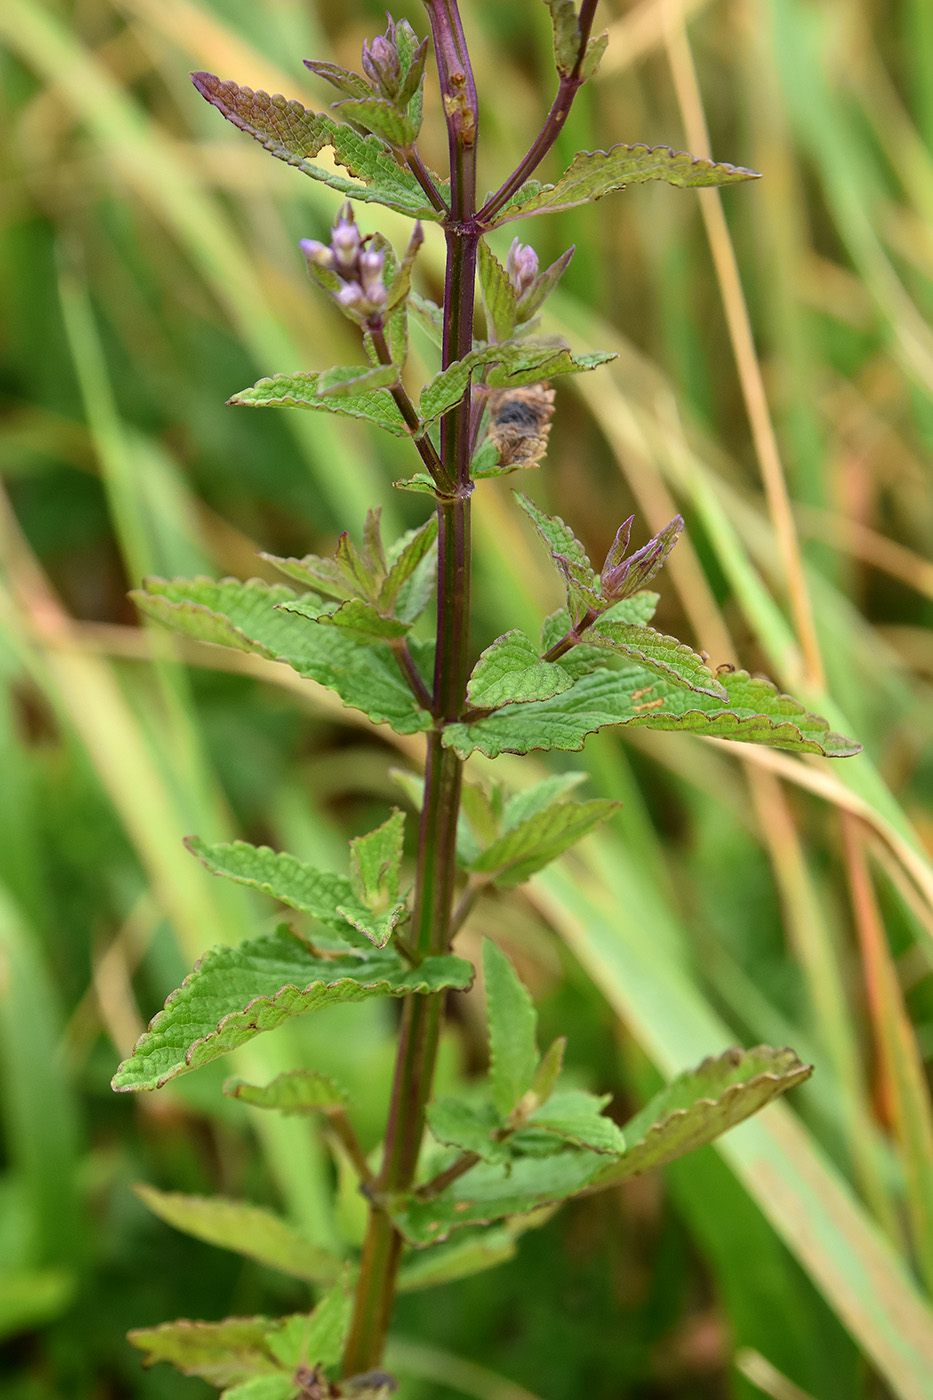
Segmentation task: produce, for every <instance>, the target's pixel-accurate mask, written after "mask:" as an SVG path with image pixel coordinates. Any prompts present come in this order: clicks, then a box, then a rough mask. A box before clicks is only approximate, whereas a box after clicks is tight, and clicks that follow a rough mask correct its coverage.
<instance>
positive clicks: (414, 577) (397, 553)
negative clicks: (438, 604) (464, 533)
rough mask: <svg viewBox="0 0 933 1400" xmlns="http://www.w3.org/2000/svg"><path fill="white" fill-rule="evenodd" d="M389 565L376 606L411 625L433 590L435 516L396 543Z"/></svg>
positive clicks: (435, 537) (435, 540)
mask: <svg viewBox="0 0 933 1400" xmlns="http://www.w3.org/2000/svg"><path fill="white" fill-rule="evenodd" d="M390 557H391V559H392V566H391V568H390V569H389V572H388V574H387V576H386V579H385V582H384V583H383V585H382V589H381V591H380V593H379V600H378V601H379V607H380V608H382V609H383V610H384V611H385V612H394V613H395V615H396V616H397V617H400V618H402V619H404V620H405V621H406V622H413V621H414V620H415V618H416V617H419V616H420V615H421V613H422V612H423V611H424V609H425V608H426V607H427V605H428V600H429V599H430V597H431V593H432V592H433V590H434V563H435V560H436V558H437V516H436V515H432V516H430V517H429V518H428V519H427V520H426V521H425V523H424V524H423V525H421V526H420V527H419V528H418V529H417V530H410V531H409V532H408V533H407V534H405V535H402V537H401V539H399V540H396V542H395V545H394V546H393V548H392V550H391V552H390Z"/></svg>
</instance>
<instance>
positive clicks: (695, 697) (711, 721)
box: [443, 666, 860, 758]
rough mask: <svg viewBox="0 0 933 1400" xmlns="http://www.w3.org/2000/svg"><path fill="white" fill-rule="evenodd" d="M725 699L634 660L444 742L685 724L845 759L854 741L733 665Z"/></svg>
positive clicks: (521, 747)
mask: <svg viewBox="0 0 933 1400" xmlns="http://www.w3.org/2000/svg"><path fill="white" fill-rule="evenodd" d="M722 681H723V684H724V685H725V688H726V693H727V695H728V697H729V698H728V704H727V705H723V703H722V701H720V700H715V699H713V698H712V697H710V696H707V695H703V694H702V693H699V692H696V691H692V690H685V689H684V688H683V687H682V686H675V685H673V684H671V683H669V682H668V681H666V680H665V679H663V678H662V677H661V676H659V675H657V674H655V673H654V672H652V671H646V670H644V669H643V668H641V667H639V666H623V667H621V668H620V669H618V670H599V671H595V672H592V673H590V674H588V675H583V676H581V677H580V679H579V680H578V681H577V682H576V684H575V685H574V686H573V687H572V688H571V689H570V690H568V691H565V692H564V694H563V695H556V696H554V697H553V699H551V700H542V701H538V702H536V703H532V704H529V705H507V706H505V707H504V708H503V709H501V710H497V711H496V712H495V713H494V714H491V715H488V716H485V717H484V718H482V719H478V720H475V721H474V722H473V723H472V724H450V725H448V726H447V727H446V728H445V730H444V736H443V742H444V743H445V744H447V745H449V746H450V747H451V748H453V749H454V750H455V751H456V752H457V753H458V754H459V755H460V757H461V758H466V757H467V756H468V755H469V754H471V753H473V752H474V751H477V750H478V751H479V752H480V753H484V754H486V756H487V758H497V757H498V756H499V754H501V753H530V752H531V751H532V750H533V749H567V750H577V749H582V747H583V744H584V740H585V739H586V736H587V735H588V734H595V733H596V731H597V730H598V729H604V728H606V727H607V726H610V725H632V726H643V727H644V728H647V729H665V730H684V731H687V732H689V733H693V734H702V735H710V736H713V737H716V738H720V739H736V740H740V741H744V742H746V743H752V744H766V745H769V746H770V747H772V748H779V749H795V750H796V751H797V752H798V753H817V754H823V755H824V756H825V757H827V758H845V757H848V756H850V755H851V754H854V753H858V751H859V748H860V745H858V744H855V743H853V741H852V740H851V739H846V738H845V737H843V736H842V735H839V734H834V733H832V731H831V730H830V728H829V725H828V724H827V723H826V721H825V719H823V718H822V717H821V716H820V715H814V714H809V713H808V712H807V710H806V709H805V708H804V707H803V705H801V704H800V703H799V701H797V700H794V699H792V698H791V696H789V695H782V694H780V692H779V691H778V690H777V688H776V687H775V686H773V685H772V684H771V682H770V681H766V680H762V679H759V678H757V677H752V676H750V675H749V674H748V672H747V671H734V672H733V673H732V674H731V675H726V676H723V677H722Z"/></svg>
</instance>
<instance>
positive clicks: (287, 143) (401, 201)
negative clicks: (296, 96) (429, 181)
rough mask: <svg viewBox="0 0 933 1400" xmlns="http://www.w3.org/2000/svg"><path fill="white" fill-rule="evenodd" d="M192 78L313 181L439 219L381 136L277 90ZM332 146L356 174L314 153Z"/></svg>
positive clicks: (338, 158)
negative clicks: (318, 158) (317, 158)
mask: <svg viewBox="0 0 933 1400" xmlns="http://www.w3.org/2000/svg"><path fill="white" fill-rule="evenodd" d="M191 77H192V82H193V83H194V85H195V87H196V88H197V89H198V91H199V92H200V93H201V96H202V97H204V98H205V99H206V100H207V101H208V102H210V103H211V104H212V106H214V107H216V108H217V110H218V111H219V112H220V113H221V114H222V115H223V116H225V117H226V118H227V120H228V121H229V122H232V123H233V125H234V126H236V127H239V129H240V130H241V131H245V132H246V133H247V134H248V135H249V136H252V137H253V138H254V140H256V141H258V142H259V143H260V145H262V146H264V147H265V149H266V150H267V151H270V152H271V153H272V155H274V156H276V157H277V158H278V159H279V160H284V161H286V162H287V163H288V164H289V165H294V166H296V167H297V168H298V169H299V170H301V171H303V172H304V174H305V175H310V176H311V178H312V179H313V180H319V181H321V182H322V183H323V184H325V185H329V186H330V187H331V189H335V190H339V191H340V193H341V194H342V195H344V197H345V198H348V199H360V200H363V201H366V202H371V203H375V204H382V205H384V206H385V207H386V208H387V209H396V210H398V212H399V213H401V214H409V215H411V216H412V217H414V218H421V219H430V220H432V221H433V220H436V219H437V217H438V214H437V210H436V209H434V207H433V206H432V205H431V204H430V203H429V202H428V200H427V199H426V197H425V194H424V191H423V190H422V188H421V186H420V185H419V184H418V181H417V180H416V179H415V177H414V176H413V175H412V174H411V173H410V172H409V171H408V170H407V169H405V168H404V167H402V166H401V165H399V163H398V162H397V161H396V160H395V159H394V157H393V156H392V154H391V152H390V151H388V150H387V149H386V147H385V145H384V144H383V142H382V141H381V140H380V139H379V137H377V136H361V135H360V134H359V132H358V131H355V130H354V128H353V127H352V126H349V125H347V124H346V123H344V122H336V121H334V119H333V118H332V117H329V116H327V115H326V114H325V113H321V112H309V111H308V110H307V108H305V107H303V106H302V105H301V103H300V102H296V101H294V100H288V99H287V98H285V97H282V96H281V95H280V94H278V93H276V94H275V95H274V96H271V97H270V95H269V94H268V93H266V92H254V91H253V90H252V89H251V88H247V87H239V86H238V84H236V83H233V82H228V81H223V80H221V79H220V78H216V77H214V75H213V74H211V73H193V74H192V75H191ZM325 146H326V147H329V148H330V149H331V150H332V152H333V158H334V161H335V162H336V164H337V165H338V166H343V167H344V169H345V170H346V171H347V172H348V174H349V175H350V176H351V178H350V179H347V178H345V177H344V176H343V175H340V174H338V173H337V171H335V170H333V169H330V168H329V167H328V166H324V165H315V164H314V159H313V158H314V157H315V156H316V155H318V153H319V152H320V151H321V150H323V149H324V147H325Z"/></svg>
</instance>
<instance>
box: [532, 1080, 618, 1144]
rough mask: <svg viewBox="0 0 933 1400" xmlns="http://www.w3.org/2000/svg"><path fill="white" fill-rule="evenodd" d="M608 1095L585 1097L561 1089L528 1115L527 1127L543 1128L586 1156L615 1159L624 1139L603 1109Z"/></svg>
mask: <svg viewBox="0 0 933 1400" xmlns="http://www.w3.org/2000/svg"><path fill="white" fill-rule="evenodd" d="M609 1097H610V1096H609V1095H608V1094H606V1095H604V1096H602V1097H600V1096H598V1095H596V1094H588V1093H586V1092H585V1091H584V1090H583V1089H563V1090H561V1091H560V1092H558V1093H556V1094H552V1095H551V1097H550V1098H549V1099H548V1101H547V1103H545V1104H542V1106H541V1107H540V1108H537V1109H535V1111H534V1112H533V1113H531V1114H529V1116H528V1118H527V1119H526V1122H527V1123H528V1124H529V1125H530V1126H534V1127H538V1128H544V1129H546V1130H547V1131H548V1132H550V1133H554V1134H555V1135H556V1136H557V1137H559V1138H562V1139H563V1140H564V1141H565V1142H570V1143H573V1144H574V1146H575V1147H585V1148H587V1149H588V1150H589V1151H590V1152H596V1153H599V1154H601V1155H602V1154H607V1153H608V1154H610V1155H611V1156H618V1155H619V1154H620V1153H621V1152H623V1151H624V1149H625V1136H624V1134H623V1132H622V1130H621V1128H618V1127H617V1126H616V1125H615V1123H613V1121H612V1119H611V1118H607V1117H606V1116H605V1114H604V1113H603V1111H602V1110H603V1109H604V1108H605V1106H606V1104H607V1103H608V1102H609Z"/></svg>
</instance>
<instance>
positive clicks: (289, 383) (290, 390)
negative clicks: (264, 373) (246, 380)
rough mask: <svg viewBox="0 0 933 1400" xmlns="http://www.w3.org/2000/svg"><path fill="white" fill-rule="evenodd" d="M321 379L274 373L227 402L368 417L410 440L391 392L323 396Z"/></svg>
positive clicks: (311, 375)
mask: <svg viewBox="0 0 933 1400" xmlns="http://www.w3.org/2000/svg"><path fill="white" fill-rule="evenodd" d="M320 379H321V375H320V374H319V373H318V372H317V371H315V370H309V371H304V370H297V371H296V372H295V373H294V374H274V375H272V377H271V378H267V379H259V380H257V381H256V383H255V384H254V385H253V386H252V388H250V389H241V390H240V392H239V393H238V394H234V395H233V397H232V398H229V399H228V400H227V403H228V404H234V405H239V406H241V407H244V408H312V409H317V410H319V411H321V412H324V413H337V414H340V415H341V416H342V417H344V418H365V419H366V421H367V422H368V423H373V424H374V425H375V426H376V427H377V428H384V429H385V431H386V432H387V433H391V434H392V435H393V437H408V435H409V434H408V428H407V426H406V424H405V419H404V418H403V417H402V414H401V412H400V410H399V409H398V408H397V407H396V404H395V400H394V399H393V397H392V395H391V394H390V393H389V391H388V390H387V389H376V390H374V391H373V392H369V393H365V392H364V393H352V394H351V393H343V394H340V395H338V394H335V393H334V392H333V391H331V392H330V393H328V394H326V395H321V394H320V393H319V392H318V384H319V382H320Z"/></svg>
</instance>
